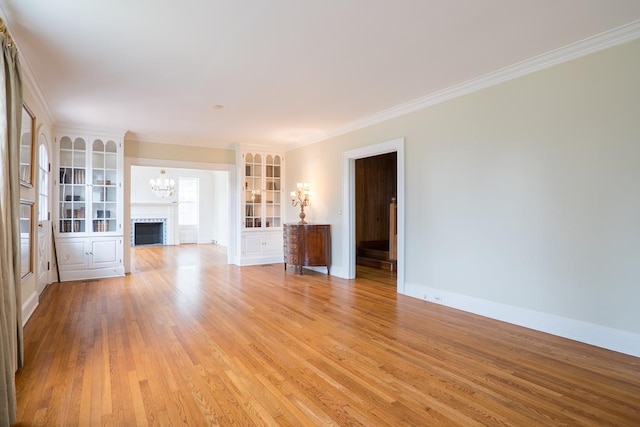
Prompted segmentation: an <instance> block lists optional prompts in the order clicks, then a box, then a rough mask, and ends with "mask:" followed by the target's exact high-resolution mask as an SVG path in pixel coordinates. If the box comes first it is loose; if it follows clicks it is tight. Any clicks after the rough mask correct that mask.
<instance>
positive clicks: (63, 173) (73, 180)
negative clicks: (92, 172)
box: [58, 136, 88, 233]
mask: <svg viewBox="0 0 640 427" xmlns="http://www.w3.org/2000/svg"><path fill="white" fill-rule="evenodd" d="M86 161H87V144H86V141H85V140H84V138H75V139H73V140H72V139H71V138H70V137H68V136H65V137H63V138H61V139H60V166H59V170H58V173H59V177H58V194H59V196H58V209H59V212H58V213H59V218H60V222H59V224H58V231H59V232H60V233H84V232H86V231H87V227H86V211H87V206H86V203H87V196H88V195H87V181H86V180H87V163H86Z"/></svg>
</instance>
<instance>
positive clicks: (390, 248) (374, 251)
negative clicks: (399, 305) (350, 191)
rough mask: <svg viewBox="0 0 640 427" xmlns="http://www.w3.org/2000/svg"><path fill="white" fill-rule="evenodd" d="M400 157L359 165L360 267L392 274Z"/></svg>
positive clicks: (367, 160) (394, 154)
mask: <svg viewBox="0 0 640 427" xmlns="http://www.w3.org/2000/svg"><path fill="white" fill-rule="evenodd" d="M397 154H398V153H397V152H395V151H393V152H391V153H386V154H379V155H376V156H371V157H364V158H362V159H357V160H356V162H355V167H356V203H355V209H356V265H358V266H366V267H371V268H375V269H378V270H384V271H389V272H392V273H395V272H396V269H397V215H396V212H397V205H396V196H397V170H396V169H397V157H398V156H397ZM356 276H357V271H356Z"/></svg>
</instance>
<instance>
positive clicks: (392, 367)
mask: <svg viewBox="0 0 640 427" xmlns="http://www.w3.org/2000/svg"><path fill="white" fill-rule="evenodd" d="M133 254H134V258H135V259H134V261H133V266H134V269H135V272H134V273H133V274H131V275H129V276H127V277H125V278H116V279H102V280H99V281H93V282H69V283H61V284H58V283H56V284H53V285H51V286H50V287H49V288H47V290H46V291H45V292H44V294H43V295H42V298H41V301H40V306H39V307H38V308H37V310H36V312H35V313H34V315H33V317H32V318H31V319H30V320H29V322H28V324H27V325H26V327H25V340H26V345H25V358H26V366H25V367H24V368H22V369H21V370H20V371H19V372H18V374H17V377H16V382H17V390H18V405H19V411H18V420H19V421H20V425H23V426H26V425H59V426H73V425H80V426H99V425H118V426H135V425H189V426H204V425H216V424H218V425H225V426H226V425H240V426H247V425H379V426H384V425H392V426H399V425H412V426H415V425H429V426H434V425H447V426H449V425H461V426H471V425H520V426H541V425H597V426H606V425H616V426H624V425H629V426H631V425H640V359H638V358H634V357H630V356H626V355H622V354H618V353H614V352H611V351H607V350H603V349H599V348H595V347H590V346H588V345H585V344H580V343H576V342H573V341H569V340H565V339H561V338H558V337H554V336H550V335H546V334H543V333H539V332H534V331H531V330H527V329H524V328H520V327H516V326H512V325H508V324H504V323H501V322H497V321H493V320H489V319H486V318H482V317H479V316H475V315H471V314H467V313H463V312H460V311H456V310H453V309H449V308H446V307H444V306H440V305H436V304H431V303H428V302H425V301H421V300H418V299H413V298H409V297H405V296H402V295H398V294H397V293H396V290H395V281H394V280H395V279H394V277H392V276H389V273H376V272H374V271H372V270H362V271H360V272H359V274H360V276H361V277H360V278H358V279H357V280H352V281H349V280H342V279H337V278H333V277H327V276H326V275H325V274H321V273H315V272H309V273H306V272H305V273H306V274H305V275H303V276H300V275H297V274H294V273H293V270H289V271H287V272H285V271H283V267H282V264H274V265H271V266H255V267H243V268H239V267H236V266H229V265H226V264H225V260H226V258H225V254H224V252H223V251H222V250H221V249H220V248H219V247H216V246H212V245H200V246H196V245H190V246H182V247H175V246H166V247H162V246H156V247H142V248H135V250H133Z"/></svg>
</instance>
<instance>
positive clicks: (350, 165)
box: [342, 138, 405, 293]
mask: <svg viewBox="0 0 640 427" xmlns="http://www.w3.org/2000/svg"><path fill="white" fill-rule="evenodd" d="M392 152H396V153H397V195H396V200H397V204H398V215H397V218H398V260H397V268H398V272H397V291H398V292H399V293H404V288H405V281H404V209H405V191H404V138H396V139H393V140H391V141H386V142H382V143H379V144H373V145H368V146H366V147H361V148H356V149H354V150H349V151H345V152H344V153H343V154H342V159H343V175H342V176H343V182H342V197H343V200H342V206H343V212H342V220H343V224H342V225H343V229H344V230H346V232H345V233H343V234H342V247H343V248H344V252H343V254H344V255H343V256H344V260H343V261H344V265H346V266H347V272H346V273H347V278H348V279H354V278H355V277H356V209H355V206H356V191H355V189H356V172H355V171H356V160H358V159H363V158H366V157H372V156H377V155H380V154H387V153H392Z"/></svg>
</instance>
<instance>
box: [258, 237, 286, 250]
mask: <svg viewBox="0 0 640 427" xmlns="http://www.w3.org/2000/svg"><path fill="white" fill-rule="evenodd" d="M262 243H263V246H264V248H263V251H264V252H271V253H274V252H280V253H282V243H283V242H282V232H279V233H268V234H265V235H264V241H263V242H262Z"/></svg>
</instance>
